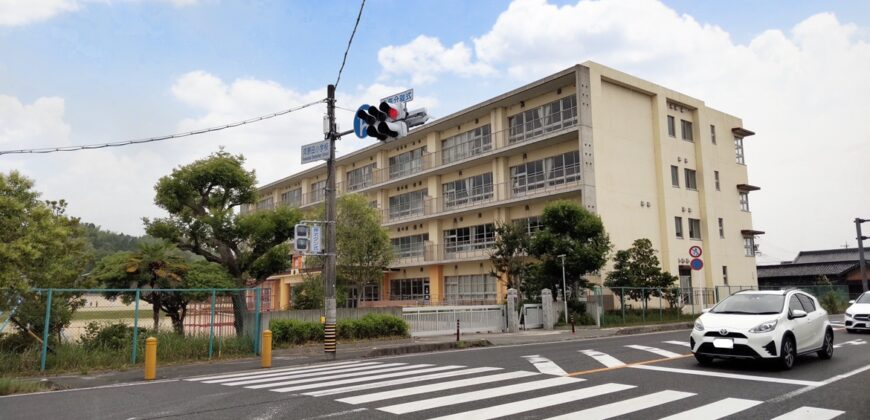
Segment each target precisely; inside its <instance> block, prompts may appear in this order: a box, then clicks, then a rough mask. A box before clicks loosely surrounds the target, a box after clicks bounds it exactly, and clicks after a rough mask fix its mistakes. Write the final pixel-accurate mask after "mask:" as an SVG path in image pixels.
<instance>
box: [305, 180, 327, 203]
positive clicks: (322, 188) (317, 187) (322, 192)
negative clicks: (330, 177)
mask: <svg viewBox="0 0 870 420" xmlns="http://www.w3.org/2000/svg"><path fill="white" fill-rule="evenodd" d="M325 197H326V180H323V181H319V182H315V183H313V184H311V191H309V193H308V198H309V200H308V203H306V204H311V203H316V202H318V201H323V199H324V198H325Z"/></svg>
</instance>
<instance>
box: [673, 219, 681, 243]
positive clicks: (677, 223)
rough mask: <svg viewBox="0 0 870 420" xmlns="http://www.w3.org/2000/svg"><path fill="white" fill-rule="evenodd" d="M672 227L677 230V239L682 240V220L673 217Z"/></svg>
mask: <svg viewBox="0 0 870 420" xmlns="http://www.w3.org/2000/svg"><path fill="white" fill-rule="evenodd" d="M674 227H675V228H676V229H677V238H679V239H683V218H682V217H680V216H677V217H674Z"/></svg>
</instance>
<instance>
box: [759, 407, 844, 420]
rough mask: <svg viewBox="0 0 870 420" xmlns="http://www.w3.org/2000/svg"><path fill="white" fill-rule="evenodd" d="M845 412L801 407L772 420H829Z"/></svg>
mask: <svg viewBox="0 0 870 420" xmlns="http://www.w3.org/2000/svg"><path fill="white" fill-rule="evenodd" d="M844 412H845V411H839V410H828V409H825V408H815V407H801V408H798V409H797V410H794V411H790V412H788V413H785V414H783V415H781V416H779V417H776V418H774V419H773V420H829V419H832V418H835V417H838V416H839V415H840V414H843V413H844Z"/></svg>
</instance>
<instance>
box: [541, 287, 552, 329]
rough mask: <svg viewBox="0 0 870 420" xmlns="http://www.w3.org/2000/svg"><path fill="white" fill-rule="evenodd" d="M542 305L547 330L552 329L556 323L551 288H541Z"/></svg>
mask: <svg viewBox="0 0 870 420" xmlns="http://www.w3.org/2000/svg"><path fill="white" fill-rule="evenodd" d="M541 306H542V309H543V311H542V312H544V313H543V317H542V318H544V319H543V321H544V322H543V323H544V329H545V330H552V329H553V324H554V321H555V319H554V317H553V292H551V291H550V289H544V290H541Z"/></svg>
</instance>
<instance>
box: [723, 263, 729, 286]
mask: <svg viewBox="0 0 870 420" xmlns="http://www.w3.org/2000/svg"><path fill="white" fill-rule="evenodd" d="M722 282H723V283H725V285H726V286H727V285H728V266H725V265H723V266H722Z"/></svg>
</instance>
